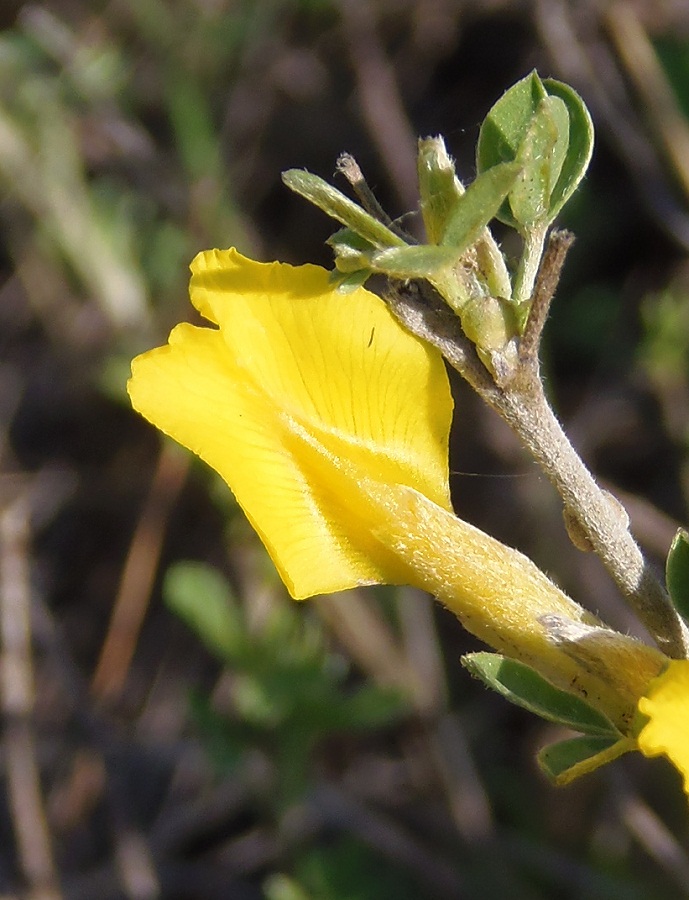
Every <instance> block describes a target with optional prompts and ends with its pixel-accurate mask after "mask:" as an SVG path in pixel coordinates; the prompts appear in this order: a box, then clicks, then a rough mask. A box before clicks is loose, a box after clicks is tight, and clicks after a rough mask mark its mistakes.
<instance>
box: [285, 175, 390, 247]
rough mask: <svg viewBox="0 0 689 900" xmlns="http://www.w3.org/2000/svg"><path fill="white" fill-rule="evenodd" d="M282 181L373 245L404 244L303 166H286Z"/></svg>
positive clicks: (347, 198) (376, 220)
mask: <svg viewBox="0 0 689 900" xmlns="http://www.w3.org/2000/svg"><path fill="white" fill-rule="evenodd" d="M282 180H283V181H284V183H285V184H286V185H287V187H288V188H290V189H291V190H293V191H295V193H297V194H300V195H301V196H302V197H305V198H306V199H307V200H309V201H310V202H311V203H313V204H314V205H315V206H318V207H319V208H320V209H322V210H323V212H325V213H327V214H328V215H329V216H331V217H332V218H333V219H336V220H337V221H338V222H341V223H342V224H343V225H346V226H347V227H348V228H351V229H352V231H354V232H356V233H357V234H358V235H360V236H361V237H362V238H364V240H367V241H369V242H370V243H371V244H373V246H374V247H378V248H380V249H382V248H383V247H405V246H406V243H405V241H403V240H402V238H401V237H398V236H397V235H396V234H395V233H394V232H393V231H390V229H389V228H387V227H386V226H385V225H383V223H382V222H379V221H378V219H374V217H373V216H371V215H369V214H368V213H367V212H366V211H365V210H364V209H362V208H361V207H360V206H358V205H357V204H356V203H354V201H353V200H350V199H349V197H346V196H345V195H344V194H343V193H341V192H340V191H338V190H337V188H334V187H333V186H332V185H330V184H328V182H327V181H324V180H323V179H322V178H319V177H318V176H317V175H312V174H311V173H310V172H305V171H303V170H302V169H288V170H287V171H286V172H283V173H282Z"/></svg>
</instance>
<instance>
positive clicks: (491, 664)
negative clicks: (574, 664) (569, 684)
mask: <svg viewBox="0 0 689 900" xmlns="http://www.w3.org/2000/svg"><path fill="white" fill-rule="evenodd" d="M462 665H463V666H465V667H466V668H467V669H468V670H469V672H470V673H471V674H472V675H474V676H475V677H476V678H480V679H481V681H483V682H484V684H487V685H488V687H491V688H493V690H495V691H497V692H498V693H499V694H502V696H503V697H506V698H507V699H508V700H510V701H511V702H512V703H516V704H517V706H522V707H524V709H528V710H529V711H530V712H533V713H535V714H536V715H537V716H541V718H543V719H547V720H548V721H549V722H556V723H557V724H558V725H563V726H564V727H566V728H572V729H574V730H575V731H582V732H583V733H584V734H591V735H606V736H608V737H612V738H613V739H614V740H617V739H618V738H619V736H620V734H619V732H618V730H617V729H616V728H615V726H614V725H613V724H612V722H610V721H609V719H608V718H607V717H606V716H604V715H603V713H601V712H599V711H598V710H597V709H594V708H593V707H592V706H590V705H589V704H588V703H586V701H585V700H582V699H581V698H580V697H577V696H575V695H574V694H570V693H569V692H568V691H562V690H560V689H559V688H556V687H554V686H553V685H552V684H551V683H550V682H549V681H546V679H545V678H543V676H542V675H539V673H538V672H536V671H535V670H534V669H532V668H531V667H530V666H527V665H525V664H524V663H521V662H517V661H516V660H514V659H508V658H507V657H505V656H502V655H501V654H499V653H486V652H482V653H469V654H467V655H466V656H463V657H462Z"/></svg>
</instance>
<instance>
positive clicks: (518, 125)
mask: <svg viewBox="0 0 689 900" xmlns="http://www.w3.org/2000/svg"><path fill="white" fill-rule="evenodd" d="M547 96H548V94H547V91H546V89H545V87H544V86H543V82H542V81H541V79H540V78H539V77H538V75H537V74H536V72H530V73H529V74H528V75H527V76H526V78H522V79H521V81H518V82H517V83H516V84H515V85H513V86H512V87H511V88H509V90H507V91H505V93H504V94H503V95H502V97H501V98H500V99H499V100H498V101H497V102H496V103H495V104H494V105H493V107H492V108H491V110H490V111H489V113H488V115H487V116H486V118H485V119H484V121H483V124H482V125H481V130H480V132H479V138H478V145H477V148H476V153H477V156H476V160H477V164H478V171H479V172H485V171H487V170H488V169H490V168H492V167H493V166H497V165H498V164H499V163H501V162H512V161H513V160H515V159H516V158H517V153H518V152H519V147H520V145H521V142H522V140H523V138H524V134H525V132H526V129H527V128H528V127H529V123H530V122H531V119H532V117H533V114H534V113H535V112H536V110H537V109H538V105H539V103H540V102H541V101H542V100H545V98H546V97H547Z"/></svg>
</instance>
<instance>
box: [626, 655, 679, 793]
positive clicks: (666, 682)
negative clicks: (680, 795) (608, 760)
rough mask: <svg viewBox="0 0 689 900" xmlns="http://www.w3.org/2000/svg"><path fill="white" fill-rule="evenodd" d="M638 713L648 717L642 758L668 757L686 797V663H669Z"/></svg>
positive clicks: (642, 736) (642, 737) (640, 739)
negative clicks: (679, 774) (677, 771)
mask: <svg viewBox="0 0 689 900" xmlns="http://www.w3.org/2000/svg"><path fill="white" fill-rule="evenodd" d="M639 712H641V713H642V714H643V715H644V716H647V717H648V721H647V722H646V723H645V725H644V726H643V728H642V729H641V731H640V732H639V736H638V744H639V749H640V750H641V752H642V753H643V754H644V756H661V755H665V756H667V757H668V758H669V759H670V760H671V762H672V763H673V765H674V766H675V767H676V768H677V769H678V770H679V771H680V773H681V774H682V777H683V778H684V790H685V792H686V793H687V794H689V660H686V659H682V660H670V662H669V663H668V666H667V668H666V670H665V671H664V672H663V673H662V675H660V676H659V677H658V678H656V679H654V680H653V681H652V682H651V685H650V687H649V689H648V691H647V692H646V696H644V697H642V698H641V700H640V701H639Z"/></svg>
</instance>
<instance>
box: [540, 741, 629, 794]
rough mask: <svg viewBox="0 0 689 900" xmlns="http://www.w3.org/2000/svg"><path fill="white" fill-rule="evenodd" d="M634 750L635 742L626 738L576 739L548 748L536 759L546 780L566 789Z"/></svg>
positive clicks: (551, 745) (560, 742)
mask: <svg viewBox="0 0 689 900" xmlns="http://www.w3.org/2000/svg"><path fill="white" fill-rule="evenodd" d="M635 746H636V744H635V742H634V740H633V739H632V738H626V737H617V738H614V737H590V736H589V737H575V738H570V739H569V740H566V741H559V742H558V743H556V744H549V745H548V746H547V747H544V748H543V749H542V750H541V751H540V752H539V754H538V756H537V757H536V758H537V760H538V764H539V766H540V767H541V769H542V770H543V772H545V774H546V775H547V776H548V778H550V779H551V780H552V781H553V782H554V783H555V784H557V785H565V784H569V783H570V782H572V781H574V779H575V778H580V777H581V776H582V775H588V774H589V772H593V771H595V770H596V769H598V768H600V766H604V765H606V763H609V762H612V761H613V760H615V759H617V758H618V757H620V756H622V755H623V754H624V753H629V751H630V750H634V748H635Z"/></svg>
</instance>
